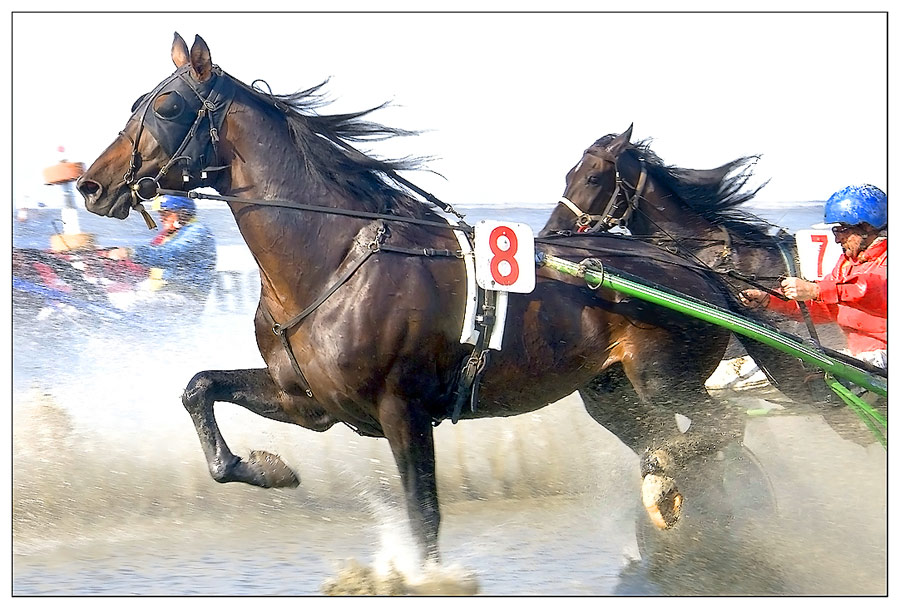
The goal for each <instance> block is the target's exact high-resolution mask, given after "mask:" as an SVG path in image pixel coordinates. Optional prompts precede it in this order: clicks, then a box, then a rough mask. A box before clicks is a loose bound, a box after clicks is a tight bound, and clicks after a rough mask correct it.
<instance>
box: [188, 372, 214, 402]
mask: <svg viewBox="0 0 900 609" xmlns="http://www.w3.org/2000/svg"><path fill="white" fill-rule="evenodd" d="M212 385H213V380H212V379H211V378H210V377H209V375H208V374H207V373H206V372H198V373H197V374H195V375H194V377H193V378H192V379H191V380H190V381H189V382H188V384H187V386H186V387H185V388H184V392H183V393H182V394H181V403H182V404H183V405H184V408H185V409H186V410H187V411H188V412H194V411H196V410H197V408H198V407H199V405H200V404H202V403H204V402H207V401H209V392H210V389H211V388H212Z"/></svg>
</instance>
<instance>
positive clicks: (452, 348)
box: [78, 34, 728, 559]
mask: <svg viewBox="0 0 900 609" xmlns="http://www.w3.org/2000/svg"><path fill="white" fill-rule="evenodd" d="M172 59H173V61H174V63H175V65H176V68H177V69H176V71H175V73H174V74H173V75H172V76H171V77H169V78H167V79H165V80H164V81H162V82H161V83H160V84H159V85H157V86H156V87H155V88H154V89H153V90H152V91H151V92H150V93H149V94H147V95H145V96H143V97H142V98H141V99H140V100H139V101H138V102H137V103H136V105H135V107H134V108H133V114H132V116H131V118H130V119H129V121H128V123H127V124H126V126H125V128H124V129H123V131H122V132H121V133H120V134H119V136H118V137H117V138H116V139H115V140H114V141H113V142H112V144H111V145H110V146H109V147H108V148H107V149H106V150H105V151H104V152H103V153H102V154H101V155H100V157H99V158H98V159H97V160H96V161H94V163H93V164H92V165H91V167H90V168H89V169H88V170H87V172H85V174H84V175H83V176H82V177H81V179H80V180H79V181H78V189H79V191H80V192H81V193H82V195H83V196H84V198H85V204H86V207H87V209H88V210H89V211H91V212H93V213H96V214H99V215H103V216H110V217H115V218H120V219H123V218H126V217H127V216H128V215H129V213H130V211H131V209H133V208H136V209H139V210H142V207H141V206H140V201H141V200H143V199H147V198H149V197H152V196H153V195H154V194H155V193H156V192H158V189H159V188H160V187H162V188H163V189H170V190H174V189H178V188H185V189H192V188H195V187H198V186H200V185H210V186H213V187H214V188H215V189H216V190H217V191H218V192H219V193H222V196H223V199H224V200H227V201H228V202H229V206H230V208H231V210H232V212H233V214H234V217H235V220H236V222H237V225H238V228H239V230H240V232H241V234H242V236H243V238H244V240H245V241H246V243H247V245H248V247H249V249H250V251H251V252H252V254H253V256H254V258H255V259H256V261H257V264H258V266H259V273H260V279H261V295H260V302H259V307H258V310H257V313H256V318H255V330H256V337H257V344H258V346H259V351H260V353H261V354H262V357H263V359H264V361H265V364H266V367H264V368H259V369H250V370H209V371H204V372H199V373H198V374H196V375H195V376H194V377H193V378H192V379H191V381H190V382H189V384H188V385H187V387H186V389H185V391H184V394H183V397H182V402H183V404H184V407H185V408H186V409H187V411H188V412H189V413H190V416H191V418H192V419H193V422H194V425H195V427H196V429H197V433H198V436H199V438H200V443H201V446H202V448H203V452H204V454H205V456H206V460H207V463H208V466H209V470H210V473H211V474H212V476H213V478H214V479H215V480H216V481H218V482H231V481H239V482H245V483H248V484H253V485H257V486H262V487H279V486H293V485H296V484H298V480H297V478H296V476H295V475H294V473H293V472H292V471H291V470H290V469H289V468H288V467H287V466H286V465H285V464H284V463H283V462H282V461H281V460H280V459H279V458H278V457H277V456H275V455H271V454H268V453H264V452H258V451H253V452H251V454H250V456H249V458H247V459H242V458H240V457H238V456H236V455H234V454H233V453H232V452H231V450H230V449H229V448H228V446H227V444H226V443H225V440H224V439H223V437H222V435H221V433H220V431H219V428H218V426H217V424H216V420H215V417H214V412H213V407H214V404H215V403H216V402H221V401H225V402H232V403H235V404H239V405H241V406H243V407H245V408H247V409H249V410H250V411H252V412H254V413H256V414H259V415H261V416H264V417H268V418H270V419H273V420H276V421H282V422H286V423H292V424H296V425H300V426H302V427H305V428H308V429H312V430H316V431H325V430H327V429H329V428H330V427H331V426H333V425H334V424H336V423H344V424H346V425H348V426H350V427H351V428H352V429H354V430H356V431H357V432H358V433H360V434H363V435H367V436H375V437H385V438H387V440H388V442H389V443H390V446H391V450H392V452H393V455H394V457H395V460H396V463H397V466H398V469H399V472H400V477H401V480H402V483H403V488H404V490H405V495H406V504H407V508H408V512H409V517H410V522H411V525H412V529H413V533H414V536H415V538H416V540H417V542H418V544H419V545H420V548H421V551H422V554H423V558H426V559H437V558H438V556H439V554H438V529H439V524H440V511H439V505H438V498H437V489H436V484H435V458H434V444H433V436H432V427H433V426H434V425H436V424H437V423H439V422H440V421H442V420H444V419H446V418H450V417H451V414H452V413H453V411H454V407H455V405H456V404H457V403H458V397H459V395H460V394H461V393H463V391H462V390H461V387H463V385H462V384H461V383H460V378H461V376H462V370H463V368H464V366H465V364H466V363H467V361H468V360H469V358H470V357H471V356H472V355H473V348H472V346H471V345H468V344H463V343H461V341H460V338H461V333H462V330H463V323H464V311H465V308H466V299H467V285H468V279H467V273H466V264H465V262H464V260H463V259H461V257H460V256H458V255H456V253H457V252H459V251H460V249H461V243H460V241H459V240H458V239H457V237H456V235H455V234H454V232H453V231H452V230H449V229H448V227H447V222H446V220H445V219H444V217H443V216H441V215H440V214H439V213H438V212H437V211H436V210H435V209H434V208H433V206H432V205H431V204H426V203H423V202H421V201H420V200H418V199H417V198H415V197H414V196H413V195H412V194H411V193H410V192H409V191H407V190H404V189H402V188H401V187H400V185H399V184H398V183H397V182H396V180H397V179H398V176H397V174H396V173H395V171H396V170H397V169H403V168H404V167H405V165H403V164H401V163H396V162H388V161H383V160H377V159H374V158H372V157H370V156H367V155H364V154H362V153H360V152H358V151H356V150H355V149H354V148H353V147H352V146H351V145H350V143H349V142H350V141H353V140H358V139H363V140H364V139H365V138H366V137H368V136H384V135H392V134H395V133H397V132H396V131H394V130H391V129H387V128H384V127H381V126H379V125H376V124H373V123H370V122H367V121H364V120H361V119H362V118H363V117H364V116H365V115H366V114H367V113H368V112H360V113H356V114H346V115H324V114H321V113H318V112H312V111H311V110H312V109H313V108H315V106H316V102H317V101H318V98H317V96H316V95H315V93H316V91H317V90H318V87H315V88H313V89H310V90H307V91H304V92H301V93H298V94H295V95H289V96H275V95H271V94H269V93H265V92H261V91H259V90H257V89H254V88H251V87H248V86H246V85H244V84H243V83H241V82H239V81H237V80H235V79H234V78H232V77H231V76H229V75H228V74H226V73H225V72H223V71H222V70H220V69H219V68H218V66H215V65H214V64H213V63H212V61H211V58H210V51H209V48H208V46H207V45H206V43H205V42H204V41H203V39H202V38H200V37H199V36H198V37H197V38H196V39H195V41H194V43H193V45H192V47H191V48H190V49H188V47H187V45H186V44H185V42H184V40H183V39H182V38H181V37H180V36H178V34H176V35H175V41H174V44H173V46H172ZM591 241H592V246H596V245H597V244H598V243H599V244H600V245H601V246H602V247H603V248H604V251H605V252H606V254H607V255H606V256H604V260H605V261H606V260H608V261H609V264H610V265H612V266H615V267H618V268H621V269H622V270H625V271H628V272H630V273H632V274H634V275H638V276H642V277H646V278H647V279H648V280H650V281H654V282H657V283H660V284H667V285H677V286H678V287H679V288H680V289H681V290H684V291H686V292H689V293H691V294H693V295H695V296H697V297H699V298H703V299H705V300H707V301H709V302H712V303H718V304H722V303H723V302H724V298H725V297H724V296H723V295H722V293H721V289H720V287H719V285H718V283H717V282H715V281H713V280H711V279H710V278H709V277H707V276H706V274H705V271H704V270H703V269H701V268H700V267H697V266H695V265H691V264H687V263H685V261H684V260H682V259H680V258H678V257H676V256H672V255H668V254H666V253H665V252H660V251H659V250H658V248H655V247H653V246H650V245H646V244H642V243H640V242H638V241H634V240H630V239H625V238H621V237H615V236H607V237H602V238H600V239H599V240H595V239H592V240H591ZM581 245H583V244H582V243H581V242H580V240H576V242H573V243H568V244H559V245H547V246H545V247H543V248H542V249H544V250H545V251H546V252H547V253H552V254H555V255H560V256H565V257H567V258H569V259H571V260H576V261H579V260H582V259H584V258H585V257H587V256H589V255H591V256H598V254H597V253H596V251H592V252H589V251H587V250H584V249H581V248H580V246H581ZM442 254H449V255H442ZM727 341H728V333H726V332H722V331H720V330H719V329H715V328H712V327H710V326H706V325H702V324H700V323H698V322H696V321H694V320H691V319H688V318H686V317H683V316H680V315H678V314H675V313H670V312H667V311H665V310H662V309H659V308H656V307H653V306H649V305H645V304H642V303H640V302H633V301H631V300H630V299H623V298H621V297H620V296H619V295H617V294H615V293H610V292H608V291H605V290H599V291H597V292H594V291H591V290H590V289H588V288H586V287H585V285H584V283H583V282H582V281H581V280H578V279H574V278H571V277H567V276H564V275H561V274H557V273H555V272H553V271H550V270H548V269H546V268H542V269H539V272H538V277H537V285H536V287H535V289H534V291H533V292H531V293H529V294H512V295H510V298H509V308H508V313H507V319H506V327H505V335H504V338H503V344H502V349H501V350H499V351H495V352H493V354H492V357H491V359H490V363H489V364H488V365H487V369H486V371H485V375H484V377H483V381H482V382H481V384H480V399H479V401H478V403H477V409H476V410H475V411H474V412H473V411H471V410H470V409H469V407H468V405H467V406H466V408H464V409H463V411H462V418H477V417H497V416H511V415H516V414H519V413H524V412H528V411H531V410H535V409H537V408H541V407H543V406H545V405H547V404H548V403H550V402H553V401H555V400H558V399H560V398H562V397H564V396H566V395H568V394H569V393H571V392H572V391H574V390H576V389H578V388H579V387H582V386H583V385H584V384H586V383H587V382H588V381H590V380H591V379H594V378H595V377H597V375H598V374H599V373H601V372H602V371H603V370H604V369H606V368H608V367H610V366H612V365H613V364H617V365H618V364H620V365H621V366H622V367H623V368H624V371H625V372H624V377H623V379H624V380H625V381H627V385H628V387H627V389H628V391H630V392H632V393H633V394H636V395H637V396H638V398H639V399H640V400H642V401H645V402H649V403H655V404H659V405H660V406H662V405H663V403H665V402H672V404H673V412H674V411H681V412H691V413H693V412H694V411H701V410H703V408H704V405H705V404H706V394H705V391H704V390H703V382H704V379H706V378H707V377H708V376H709V374H710V373H711V372H712V370H713V369H714V368H715V366H716V365H717V363H718V361H719V357H720V355H721V352H722V350H723V348H724V344H725V343H726V342H727ZM617 396H618V388H617V387H609V395H608V396H607V400H606V409H607V411H608V412H609V413H613V414H614V413H616V412H617V409H618V408H619V402H618V401H617ZM464 397H465V396H464ZM610 416H611V418H614V416H613V415H612V414H611V415H610ZM618 416H619V417H620V418H628V417H629V416H630V415H629V413H628V411H627V409H622V410H619V411H618ZM706 416H713V415H712V413H711V412H707V415H706ZM648 463H649V465H648V467H651V468H652V467H657V468H660V467H663V466H664V465H665V464H664V463H662V464H660V463H655V462H653V461H652V459H651V460H648ZM660 494H661V495H662V494H664V493H660ZM674 496H675V495H674V493H670V494H669V496H668V500H669V501H673V497H674ZM676 507H677V506H676Z"/></svg>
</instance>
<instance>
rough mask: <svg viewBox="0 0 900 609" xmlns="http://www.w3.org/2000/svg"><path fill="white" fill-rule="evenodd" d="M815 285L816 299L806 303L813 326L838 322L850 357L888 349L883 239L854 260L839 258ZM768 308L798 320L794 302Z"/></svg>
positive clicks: (773, 300)
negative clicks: (817, 290)
mask: <svg viewBox="0 0 900 609" xmlns="http://www.w3.org/2000/svg"><path fill="white" fill-rule="evenodd" d="M818 284H819V296H818V298H816V299H815V300H809V301H807V302H806V306H807V308H808V309H809V312H810V314H811V315H812V318H813V321H814V322H817V323H827V322H837V324H838V325H839V326H840V327H841V330H843V331H844V334H845V335H846V336H847V347H848V349H849V350H850V353H852V354H853V355H856V354H858V353H863V352H865V351H875V350H878V349H887V239H886V238H885V239H880V240H876V241H875V242H874V243H873V244H872V245H870V246H869V247H868V248H866V249H865V250H864V251H862V252H860V254H859V256H857V259H856V260H852V259H850V258H847V256H841V258H840V259H839V260H838V263H837V264H836V265H835V267H834V270H832V271H831V273H829V274H828V275H826V276H825V277H823V278H822V279H821V280H820V281H819V282H818ZM768 308H769V309H770V310H772V311H776V312H778V313H783V314H786V315H789V316H791V317H800V309H799V307H798V306H797V303H796V302H795V301H793V300H789V301H783V300H779V299H777V298H770V299H769V305H768Z"/></svg>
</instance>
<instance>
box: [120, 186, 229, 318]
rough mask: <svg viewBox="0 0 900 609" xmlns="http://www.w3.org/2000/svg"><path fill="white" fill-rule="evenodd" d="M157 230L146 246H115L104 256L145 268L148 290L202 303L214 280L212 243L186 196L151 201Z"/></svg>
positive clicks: (214, 259) (195, 206)
mask: <svg viewBox="0 0 900 609" xmlns="http://www.w3.org/2000/svg"><path fill="white" fill-rule="evenodd" d="M157 206H158V210H159V217H160V230H159V233H157V235H156V236H155V237H154V238H153V240H152V241H151V242H150V243H149V244H147V245H141V246H138V247H136V248H134V249H133V250H131V249H127V248H115V249H112V250H110V251H109V253H108V256H109V257H110V258H113V259H116V260H122V259H129V260H131V261H132V262H134V263H136V264H139V265H141V266H144V267H149V275H150V285H151V289H153V290H158V291H160V292H162V293H165V294H178V295H181V296H184V297H185V298H188V299H191V300H196V301H199V302H201V303H202V302H205V300H206V298H207V297H208V296H209V293H210V290H211V289H212V286H213V282H214V281H215V270H216V242H215V239H214V238H213V236H212V233H211V232H210V231H209V229H208V228H206V226H204V225H203V223H202V222H201V221H200V220H199V219H198V218H197V205H196V204H195V203H194V200H193V199H190V198H188V197H177V196H171V195H162V196H160V197H157V199H155V200H154V202H153V207H154V208H155V207H157Z"/></svg>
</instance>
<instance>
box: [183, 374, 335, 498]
mask: <svg viewBox="0 0 900 609" xmlns="http://www.w3.org/2000/svg"><path fill="white" fill-rule="evenodd" d="M181 402H182V404H184V407H185V409H186V410H187V411H188V413H189V414H190V415H191V419H192V420H193V422H194V427H195V428H196V429H197V435H198V436H199V438H200V445H201V447H202V448H203V454H204V455H205V456H206V462H207V465H208V467H209V473H210V474H211V475H212V477H213V479H214V480H215V481H216V482H223V483H224V482H246V483H247V484H252V485H254V486H261V487H263V488H276V487H295V486H297V485H298V484H299V483H300V482H299V480H298V478H297V476H296V475H295V474H294V472H293V471H292V470H291V469H290V468H289V467H288V466H287V465H286V464H285V463H284V462H283V461H282V460H281V458H280V457H278V455H273V454H271V453H269V452H266V451H251V453H250V455H249V457H248V458H247V460H246V461H245V460H242V459H241V458H240V457H238V456H236V455H234V453H232V452H231V450H230V449H229V448H228V445H227V444H226V443H225V439H224V438H223V437H222V434H221V432H220V431H219V426H218V424H217V423H216V418H215V414H214V412H213V406H214V404H215V402H231V403H233V404H237V405H239V406H243V407H244V408H247V409H248V410H250V411H251V412H254V413H256V414H258V415H260V416H263V417H266V418H269V419H273V420H275V421H281V422H285V423H294V424H297V425H301V426H303V427H307V428H309V429H313V430H316V431H324V430H326V429H328V428H329V427H331V426H332V425H333V424H334V420H333V419H331V418H330V417H328V416H327V415H326V414H325V413H324V411H322V409H321V408H319V407H318V406H316V404H315V403H314V402H312V401H311V400H308V399H306V398H303V397H299V396H294V395H289V394H286V393H285V392H284V391H282V390H281V389H280V388H279V387H278V386H277V385H276V384H275V383H274V381H272V378H271V377H270V376H269V374H268V371H267V370H266V369H264V368H259V369H251V370H207V371H204V372H199V373H197V374H196V375H195V376H194V378H192V379H191V381H190V382H189V383H188V385H187V387H186V388H185V390H184V393H183V394H182V396H181Z"/></svg>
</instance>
